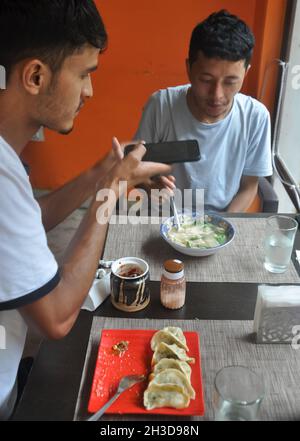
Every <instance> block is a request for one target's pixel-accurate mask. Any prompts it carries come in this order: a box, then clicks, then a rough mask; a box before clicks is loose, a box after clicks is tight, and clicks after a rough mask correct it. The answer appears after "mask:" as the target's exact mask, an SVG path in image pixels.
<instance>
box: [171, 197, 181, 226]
mask: <svg viewBox="0 0 300 441" xmlns="http://www.w3.org/2000/svg"><path fill="white" fill-rule="evenodd" d="M170 201H171V207H172V210H173V214H174V220H175V224H176V226H177V229H178V230H179V228H180V220H179V216H178V212H177V208H176V204H175V199H174V196H171V198H170Z"/></svg>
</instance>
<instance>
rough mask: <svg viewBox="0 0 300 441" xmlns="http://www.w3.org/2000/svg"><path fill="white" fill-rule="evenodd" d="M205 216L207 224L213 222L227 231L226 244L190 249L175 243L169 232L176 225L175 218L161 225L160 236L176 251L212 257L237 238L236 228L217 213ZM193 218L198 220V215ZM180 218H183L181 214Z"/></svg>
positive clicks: (189, 254)
mask: <svg viewBox="0 0 300 441" xmlns="http://www.w3.org/2000/svg"><path fill="white" fill-rule="evenodd" d="M204 216H205V221H206V222H211V223H212V224H215V225H220V226H222V227H223V228H225V229H226V236H227V239H226V242H225V243H223V244H222V245H218V246H217V247H212V248H188V247H185V246H183V245H179V244H178V243H175V242H173V241H172V240H171V239H169V237H168V231H169V230H170V228H172V227H173V225H174V216H172V217H169V218H168V219H166V220H165V221H164V222H163V223H162V224H161V226H160V235H161V236H162V238H163V239H164V240H165V241H166V242H167V243H168V244H169V245H171V247H173V248H174V249H175V250H177V251H179V252H180V253H182V254H186V255H188V256H195V257H202V256H210V255H211V254H214V253H216V252H218V251H219V250H221V249H222V248H224V247H226V246H227V245H229V244H230V243H231V242H232V240H233V238H234V236H235V229H234V226H233V225H232V224H231V223H230V222H229V221H228V220H227V219H226V218H224V217H221V216H219V215H217V214H215V213H206V214H205V215H204ZM193 217H194V218H195V219H197V215H196V216H193ZM179 218H181V214H180V216H179Z"/></svg>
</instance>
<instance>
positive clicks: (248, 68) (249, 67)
mask: <svg viewBox="0 0 300 441" xmlns="http://www.w3.org/2000/svg"><path fill="white" fill-rule="evenodd" d="M250 69H251V64H249V66H248V67H247V69H246V73H245V77H246V76H247V75H248V72H249V70H250Z"/></svg>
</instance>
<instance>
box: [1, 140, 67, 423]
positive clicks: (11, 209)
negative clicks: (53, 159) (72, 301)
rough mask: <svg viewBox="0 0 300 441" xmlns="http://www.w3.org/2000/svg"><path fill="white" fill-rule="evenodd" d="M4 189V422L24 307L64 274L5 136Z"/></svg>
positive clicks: (20, 342)
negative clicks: (19, 310) (60, 274)
mask: <svg viewBox="0 0 300 441" xmlns="http://www.w3.org/2000/svg"><path fill="white" fill-rule="evenodd" d="M0 189H1V190H0V332H1V337H2V338H1V346H0V420H4V419H7V418H8V417H9V415H10V413H11V411H12V406H13V404H14V403H13V400H12V391H13V389H14V384H15V380H16V375H17V370H18V366H19V362H20V359H21V356H22V352H23V349H24V343H25V338H26V332H27V326H26V323H25V322H24V320H23V318H22V317H21V315H20V314H19V312H18V308H20V307H22V306H25V305H27V304H30V303H32V302H34V301H36V300H38V299H40V298H41V297H43V296H45V295H46V294H48V293H49V292H50V291H52V290H53V289H54V288H55V286H56V285H57V284H58V282H59V273H58V266H57V263H56V261H55V258H54V256H53V254H52V253H51V251H50V250H49V248H48V245H47V238H46V233H45V230H44V228H43V224H42V218H41V211H40V207H39V205H38V203H37V202H36V201H35V199H34V196H33V192H32V187H31V185H30V182H29V178H28V176H27V174H26V171H25V168H24V166H23V164H22V162H21V161H20V158H19V157H18V155H17V154H16V152H15V151H14V150H13V149H12V148H11V147H10V146H9V145H8V144H7V142H5V141H4V139H3V138H1V137H0Z"/></svg>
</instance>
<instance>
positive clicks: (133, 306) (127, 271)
mask: <svg viewBox="0 0 300 441" xmlns="http://www.w3.org/2000/svg"><path fill="white" fill-rule="evenodd" d="M148 281H149V265H148V264H147V262H145V261H144V260H143V259H139V258H137V257H122V258H121V259H118V260H116V261H115V262H114V263H113V264H112V267H111V276H110V291H111V302H112V304H113V305H114V307H115V308H117V309H120V310H121V311H126V312H135V311H140V310H141V309H143V308H145V307H146V306H147V305H148V303H149V301H150V290H149V284H148Z"/></svg>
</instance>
